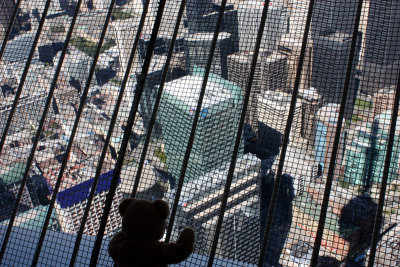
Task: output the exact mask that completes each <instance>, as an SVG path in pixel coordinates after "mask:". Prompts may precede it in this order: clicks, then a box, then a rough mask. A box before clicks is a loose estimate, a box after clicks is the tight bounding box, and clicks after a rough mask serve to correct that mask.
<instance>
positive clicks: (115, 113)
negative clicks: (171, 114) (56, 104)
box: [69, 1, 150, 267]
mask: <svg viewBox="0 0 400 267" xmlns="http://www.w3.org/2000/svg"><path fill="white" fill-rule="evenodd" d="M149 3H150V1H147V2H146V4H145V5H144V7H143V12H142V16H141V18H140V22H139V26H138V30H137V32H136V36H135V41H134V43H133V47H132V50H131V53H130V56H129V60H128V65H127V67H126V71H125V74H124V78H123V81H122V85H121V89H120V91H119V95H118V99H117V103H116V106H115V109H114V111H113V115H112V118H111V121H110V126H109V128H108V132H107V136H106V139H105V141H104V145H103V149H102V152H101V155H100V159H99V164H98V165H97V168H96V174H95V176H94V180H93V184H92V186H91V190H90V194H89V197H88V199H87V203H86V207H85V211H84V213H83V217H82V221H81V224H80V226H79V230H78V234H77V236H76V239H75V245H74V250H73V252H72V256H71V261H70V263H69V266H70V267H73V266H74V265H75V261H76V258H77V256H78V252H79V247H80V243H81V239H82V235H83V231H84V230H85V224H86V221H87V218H88V216H89V211H90V206H91V204H92V202H93V199H94V195H95V192H96V188H97V185H98V183H99V179H100V175H101V170H102V167H103V163H104V159H105V157H106V154H107V150H108V146H109V144H110V140H111V137H112V132H113V130H114V126H115V124H116V121H117V118H118V112H119V108H120V106H121V103H122V99H123V97H124V92H125V88H126V84H127V82H128V78H129V74H130V70H131V68H132V64H133V61H134V58H135V54H136V50H137V47H138V44H139V39H140V35H141V33H142V29H143V26H144V22H145V19H146V15H147V11H148V7H149Z"/></svg>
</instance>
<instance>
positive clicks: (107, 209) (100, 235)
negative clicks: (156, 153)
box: [90, 0, 166, 267]
mask: <svg viewBox="0 0 400 267" xmlns="http://www.w3.org/2000/svg"><path fill="white" fill-rule="evenodd" d="M148 1H150V0H148ZM165 2H166V0H160V2H159V6H158V10H157V16H156V19H155V22H154V26H153V30H152V33H151V37H150V41H149V44H148V48H147V51H146V57H145V60H144V63H143V67H142V72H141V74H140V76H139V79H138V83H137V88H136V91H135V96H134V99H133V104H132V107H131V110H130V111H129V117H128V121H127V125H126V127H125V131H124V136H123V138H122V143H121V150H120V151H119V154H118V158H117V163H116V165H115V169H114V174H113V178H112V180H111V184H110V189H109V191H108V193H107V198H106V201H105V206H104V211H103V215H102V217H101V222H100V227H99V232H98V233H97V236H96V241H95V244H94V247H93V251H92V257H91V259H90V266H93V267H94V266H96V265H97V259H98V257H99V253H100V248H101V244H102V240H103V237H104V231H105V229H106V225H107V219H108V215H109V213H110V210H111V205H112V201H113V198H114V195H115V192H116V190H117V185H118V179H119V177H120V174H121V168H122V165H123V162H124V157H125V153H126V148H127V145H128V142H129V138H130V135H131V132H132V127H133V123H134V121H135V117H136V113H137V109H138V106H139V101H140V98H141V96H142V93H143V90H144V85H145V82H146V78H147V73H148V71H149V67H150V62H151V58H152V56H153V51H154V47H155V44H156V39H157V34H158V30H159V29H160V24H161V19H162V15H163V12H164V7H165Z"/></svg>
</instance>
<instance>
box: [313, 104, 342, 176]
mask: <svg viewBox="0 0 400 267" xmlns="http://www.w3.org/2000/svg"><path fill="white" fill-rule="evenodd" d="M338 120H339V105H338V104H334V103H329V104H327V105H325V106H323V107H322V108H320V109H319V110H318V112H317V113H316V115H315V125H316V134H315V144H314V148H315V159H316V161H317V162H318V163H319V164H320V166H321V167H322V171H323V174H325V175H326V174H327V173H328V169H329V164H330V162H331V157H332V152H333V143H334V139H335V135H336V128H337V122H338ZM341 129H342V130H341V133H340V141H339V147H338V150H337V156H336V164H335V171H336V170H338V171H339V170H341V168H342V160H343V157H344V153H345V145H346V137H347V132H346V131H345V130H344V122H343V125H342V128H341ZM339 174H340V173H339V172H335V175H339Z"/></svg>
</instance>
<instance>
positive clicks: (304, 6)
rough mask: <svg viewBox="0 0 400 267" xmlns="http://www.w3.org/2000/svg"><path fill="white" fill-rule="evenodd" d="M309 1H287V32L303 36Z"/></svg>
mask: <svg viewBox="0 0 400 267" xmlns="http://www.w3.org/2000/svg"><path fill="white" fill-rule="evenodd" d="M309 5H310V1H308V0H291V1H289V34H291V35H299V36H303V34H304V30H305V27H306V20H307V14H308V8H309Z"/></svg>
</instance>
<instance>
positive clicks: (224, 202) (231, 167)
mask: <svg viewBox="0 0 400 267" xmlns="http://www.w3.org/2000/svg"><path fill="white" fill-rule="evenodd" d="M269 5H270V0H265V1H264V7H263V11H262V15H261V21H260V27H259V28H258V32H257V39H256V45H255V48H254V54H253V57H252V59H251V67H250V75H249V80H248V82H247V87H246V91H245V95H244V100H243V106H242V110H241V114H240V121H239V127H238V129H237V133H236V140H235V145H234V148H233V152H232V159H231V163H230V165H229V170H228V176H227V179H226V183H225V188H224V194H223V196H222V201H221V207H220V210H219V214H218V222H217V226H216V229H215V233H214V238H213V243H212V245H211V252H210V256H209V258H208V265H207V266H208V267H212V265H213V262H214V258H215V253H216V250H217V245H218V239H219V235H220V232H221V228H222V222H223V220H224V215H225V211H226V205H227V202H228V197H229V193H230V189H231V184H232V179H233V174H234V171H235V167H236V160H237V153H238V151H239V146H240V141H241V138H242V131H243V125H244V120H245V117H246V111H247V107H248V104H249V99H250V93H251V87H252V85H253V78H254V75H255V72H256V66H257V60H258V55H259V52H260V47H261V39H262V35H263V33H264V28H265V22H266V20H267V14H268V9H269Z"/></svg>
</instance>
